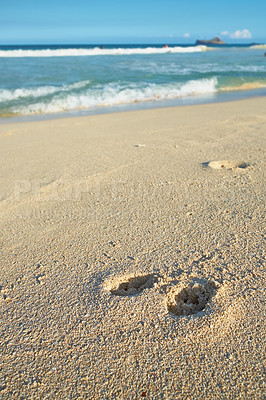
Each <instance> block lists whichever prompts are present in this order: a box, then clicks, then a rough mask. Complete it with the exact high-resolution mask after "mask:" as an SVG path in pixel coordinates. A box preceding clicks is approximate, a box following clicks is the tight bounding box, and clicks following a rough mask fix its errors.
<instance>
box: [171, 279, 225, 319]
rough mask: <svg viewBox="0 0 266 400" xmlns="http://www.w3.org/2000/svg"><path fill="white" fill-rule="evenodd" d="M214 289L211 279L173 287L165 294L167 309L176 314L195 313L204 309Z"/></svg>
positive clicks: (215, 288)
mask: <svg viewBox="0 0 266 400" xmlns="http://www.w3.org/2000/svg"><path fill="white" fill-rule="evenodd" d="M216 290H217V287H216V285H215V283H214V282H212V281H208V282H206V283H205V284H199V283H190V284H188V285H187V286H185V287H184V286H183V287H173V288H171V289H170V291H169V292H168V294H167V299H166V301H167V309H168V311H169V312H170V313H172V314H175V315H178V316H181V315H191V314H197V313H198V312H200V311H202V310H204V308H205V306H206V304H207V303H208V302H209V300H210V299H211V298H212V297H213V296H214V294H215V292H216Z"/></svg>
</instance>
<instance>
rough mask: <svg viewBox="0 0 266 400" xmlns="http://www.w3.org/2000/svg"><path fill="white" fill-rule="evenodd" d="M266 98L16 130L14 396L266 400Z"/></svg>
mask: <svg viewBox="0 0 266 400" xmlns="http://www.w3.org/2000/svg"><path fill="white" fill-rule="evenodd" d="M265 110H266V98H254V99H248V100H242V101H236V102H228V103H217V104H205V105H196V106H185V107H176V108H164V109H153V110H144V111H133V112H121V113H114V114H105V115H95V116H87V117H75V118H64V119H57V120H48V121H38V122H23V123H12V122H11V123H9V124H2V125H0V160H1V171H0V180H1V197H0V200H1V201H0V215H1V248H2V250H1V281H0V288H1V291H0V296H1V297H0V303H1V309H2V324H1V328H0V329H1V333H0V338H1V358H2V366H1V372H0V374H1V378H0V396H1V399H101V400H103V399H105V400H111V399H141V398H145V397H146V398H147V399H167V400H168V399H197V400H198V399H204V400H205V399H212V400H213V399H262V398H263V396H264V388H265V386H264V381H263V361H264V360H265V358H264V355H263V350H264V348H265V342H264V326H265V325H264V321H265V315H264V312H263V300H264V298H265V297H264V277H263V269H262V268H263V230H264V229H263V228H264V226H263V224H264V219H263V211H264V188H263V178H264V171H265V165H264V158H263V156H264V153H263V149H264V143H263V140H264V137H265V131H266V113H265Z"/></svg>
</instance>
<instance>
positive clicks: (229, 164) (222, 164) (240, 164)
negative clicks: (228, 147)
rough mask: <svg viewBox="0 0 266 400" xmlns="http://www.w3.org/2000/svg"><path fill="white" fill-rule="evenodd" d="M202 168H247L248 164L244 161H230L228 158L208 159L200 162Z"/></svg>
mask: <svg viewBox="0 0 266 400" xmlns="http://www.w3.org/2000/svg"><path fill="white" fill-rule="evenodd" d="M201 166H202V167H203V168H208V167H209V168H212V169H236V168H241V169H244V168H247V167H248V166H249V164H247V163H245V162H244V161H230V160H221V161H209V162H204V163H201Z"/></svg>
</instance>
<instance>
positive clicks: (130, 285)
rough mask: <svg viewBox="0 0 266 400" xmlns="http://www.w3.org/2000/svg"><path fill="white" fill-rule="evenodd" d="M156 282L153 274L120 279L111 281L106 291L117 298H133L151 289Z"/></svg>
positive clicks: (156, 279)
mask: <svg viewBox="0 0 266 400" xmlns="http://www.w3.org/2000/svg"><path fill="white" fill-rule="evenodd" d="M157 281H158V278H157V277H156V276H155V275H153V274H148V275H139V276H130V277H122V278H116V279H113V280H111V281H110V282H109V284H107V287H106V289H107V290H109V291H110V292H111V293H112V294H114V295H117V296H133V295H137V294H139V293H141V292H142V291H143V290H144V289H150V288H152V287H153V286H154V284H155V283H156V282H157Z"/></svg>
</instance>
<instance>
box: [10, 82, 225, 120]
mask: <svg viewBox="0 0 266 400" xmlns="http://www.w3.org/2000/svg"><path fill="white" fill-rule="evenodd" d="M217 84H218V82H217V79H216V78H211V79H201V80H191V81H188V82H186V83H184V84H180V83H179V84H161V85H159V84H142V85H141V84H130V85H128V84H121V83H120V84H117V83H116V84H114V83H112V84H108V85H105V86H104V87H95V88H93V89H92V88H91V89H88V90H86V91H84V92H82V93H79V94H74V93H73V94H70V93H67V94H66V93H65V94H64V93H60V94H58V95H55V96H54V97H53V99H52V100H49V101H41V102H37V103H31V104H28V105H24V106H14V107H12V108H11V112H12V113H13V114H20V115H32V114H40V113H56V112H62V111H72V110H81V109H90V108H97V107H107V106H116V105H121V104H125V105H127V104H131V103H136V102H147V101H162V100H170V99H175V98H180V97H186V96H191V95H199V94H207V93H214V92H216V90H217V89H216V86H217Z"/></svg>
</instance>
